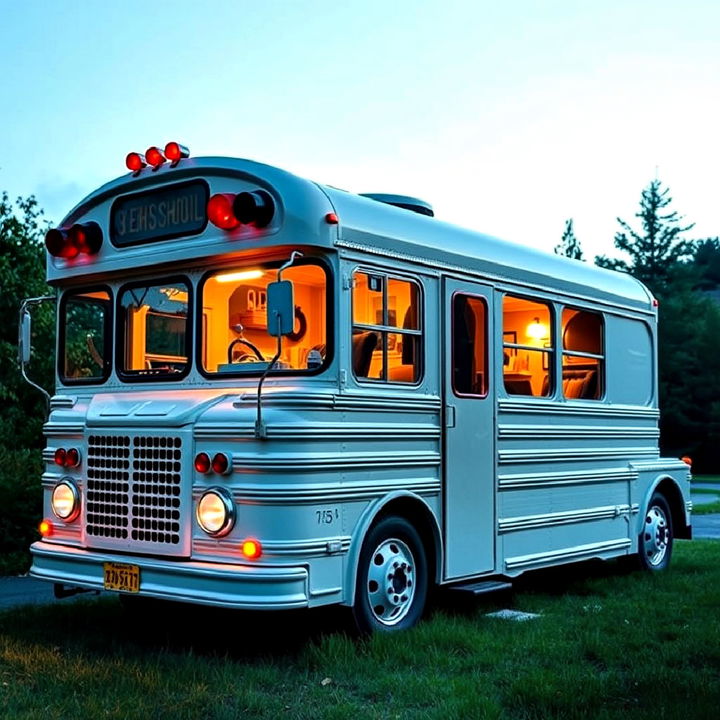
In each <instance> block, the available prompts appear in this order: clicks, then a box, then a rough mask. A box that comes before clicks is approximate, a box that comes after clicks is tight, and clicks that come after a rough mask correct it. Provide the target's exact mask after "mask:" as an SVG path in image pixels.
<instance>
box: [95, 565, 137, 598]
mask: <svg viewBox="0 0 720 720" xmlns="http://www.w3.org/2000/svg"><path fill="white" fill-rule="evenodd" d="M103 572H104V575H105V577H104V582H103V584H104V586H105V589H106V590H119V591H120V592H128V593H136V592H139V591H140V568H139V567H138V566H137V565H125V564H124V563H113V562H109V563H103Z"/></svg>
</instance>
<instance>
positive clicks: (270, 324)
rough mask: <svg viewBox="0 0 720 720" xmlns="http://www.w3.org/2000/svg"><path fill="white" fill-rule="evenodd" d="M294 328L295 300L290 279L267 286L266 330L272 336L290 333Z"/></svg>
mask: <svg viewBox="0 0 720 720" xmlns="http://www.w3.org/2000/svg"><path fill="white" fill-rule="evenodd" d="M294 329H295V301H294V297H293V284H292V282H291V281H290V280H278V281H277V282H272V283H270V284H269V285H268V286H267V331H268V334H269V335H272V336H273V337H279V336H281V335H290V334H291V333H292V332H293V331H294Z"/></svg>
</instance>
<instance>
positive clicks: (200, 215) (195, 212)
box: [110, 180, 209, 247]
mask: <svg viewBox="0 0 720 720" xmlns="http://www.w3.org/2000/svg"><path fill="white" fill-rule="evenodd" d="M208 196H209V190H208V186H207V183H205V182H203V181H202V180H195V181H192V182H188V183H178V184H176V185H170V186H169V187H165V188H162V189H159V190H150V191H148V192H144V193H137V194H135V195H126V196H125V197H121V198H118V199H117V200H116V201H115V202H114V203H113V206H112V210H111V212H110V240H111V241H112V243H113V244H114V245H116V246H119V247H124V246H126V245H138V244H140V243H147V242H157V241H159V240H169V239H170V238H176V237H180V236H181V235H197V234H198V233H200V232H202V231H203V230H204V229H205V226H206V225H207V210H206V208H207V202H208Z"/></svg>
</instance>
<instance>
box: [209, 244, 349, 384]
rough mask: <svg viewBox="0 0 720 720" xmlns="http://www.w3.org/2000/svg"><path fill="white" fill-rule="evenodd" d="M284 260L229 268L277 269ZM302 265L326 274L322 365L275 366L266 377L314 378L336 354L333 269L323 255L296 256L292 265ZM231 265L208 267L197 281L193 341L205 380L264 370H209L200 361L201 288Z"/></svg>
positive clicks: (236, 376)
mask: <svg viewBox="0 0 720 720" xmlns="http://www.w3.org/2000/svg"><path fill="white" fill-rule="evenodd" d="M286 261H287V257H283V258H275V259H271V260H267V261H265V262H257V261H253V260H252V259H247V260H243V262H242V263H240V264H238V265H234V264H233V265H232V268H236V267H237V268H239V267H241V266H242V264H243V263H247V264H250V265H255V266H259V267H263V268H269V269H276V270H277V269H279V268H280V266H281V265H283V263H285V262H286ZM301 265H317V266H318V267H320V269H321V270H322V271H323V272H324V273H325V328H326V334H325V359H324V360H323V363H322V365H320V367H318V368H314V369H312V370H310V369H301V368H289V369H278V368H275V369H273V370H271V371H270V373H269V376H272V377H278V376H285V377H288V376H297V375H300V376H301V377H313V376H315V375H320V374H321V373H324V372H326V371H327V369H328V368H329V367H330V366H331V365H332V362H333V358H334V355H335V303H334V302H333V283H334V274H333V268H332V265H331V263H330V262H329V261H328V259H327V258H326V257H324V256H323V255H305V256H303V257H302V258H298V259H297V260H296V261H295V262H294V263H293V264H292V266H291V267H295V266H301ZM230 267H231V266H225V267H215V268H213V269H212V270H208V271H207V272H206V273H203V275H202V276H201V277H200V279H199V280H198V284H197V296H198V302H197V303H196V304H197V307H196V308H195V327H196V328H197V332H198V340H199V342H197V343H196V347H195V363H196V367H197V370H198V372H199V373H200V375H202V376H203V377H204V378H206V379H208V380H225V379H233V380H237V379H238V378H251V377H260V376H261V375H262V374H263V372H264V371H262V370H244V371H239V372H224V373H219V372H210V371H208V370H206V369H205V365H204V364H203V343H204V342H205V340H204V338H205V337H206V335H205V330H204V325H203V323H204V318H203V314H204V313H203V302H202V298H203V290H204V288H205V283H206V282H207V281H208V280H209V279H210V278H211V277H213V276H214V275H217V274H218V273H221V272H223V270H228V269H229V268H230ZM289 269H290V268H286V270H285V272H287V270H289Z"/></svg>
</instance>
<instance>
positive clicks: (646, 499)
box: [633, 474, 690, 537]
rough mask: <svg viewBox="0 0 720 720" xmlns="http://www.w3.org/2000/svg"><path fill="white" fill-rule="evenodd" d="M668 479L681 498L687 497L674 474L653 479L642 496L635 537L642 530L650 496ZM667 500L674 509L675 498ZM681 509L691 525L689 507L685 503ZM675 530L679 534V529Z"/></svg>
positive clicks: (687, 523) (686, 522)
mask: <svg viewBox="0 0 720 720" xmlns="http://www.w3.org/2000/svg"><path fill="white" fill-rule="evenodd" d="M666 480H668V481H669V482H671V483H672V484H673V486H674V487H675V489H676V490H677V493H678V495H679V496H680V497H681V498H684V497H685V494H684V493H683V491H682V489H681V487H680V485H678V482H677V480H676V479H675V478H674V477H673V476H672V475H667V474H663V475H658V476H657V477H656V478H655V479H654V480H653V482H652V484H651V485H650V486H649V488H648V490H647V491H646V492H645V496H644V497H643V498H642V502H641V503H640V509H639V510H638V516H637V520H636V522H635V533H634V536H633V537H637V536H638V535H639V534H640V531H641V530H642V526H643V523H644V518H645V509H646V508H647V506H648V503H649V502H650V498H651V497H652V496H653V493H654V492H655V491H656V490H657V489H658V487H659V486H660V484H661V483H663V482H665V481H666ZM667 501H668V503H669V504H670V506H671V510H672V504H673V502H674V498H667ZM681 511H682V514H683V517H684V518H685V524H686V525H689V524H690V518H689V517H688V511H687V508H686V507H685V504H684V503H683V506H682V508H681ZM674 532H675V535H677V530H675V531H674Z"/></svg>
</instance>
